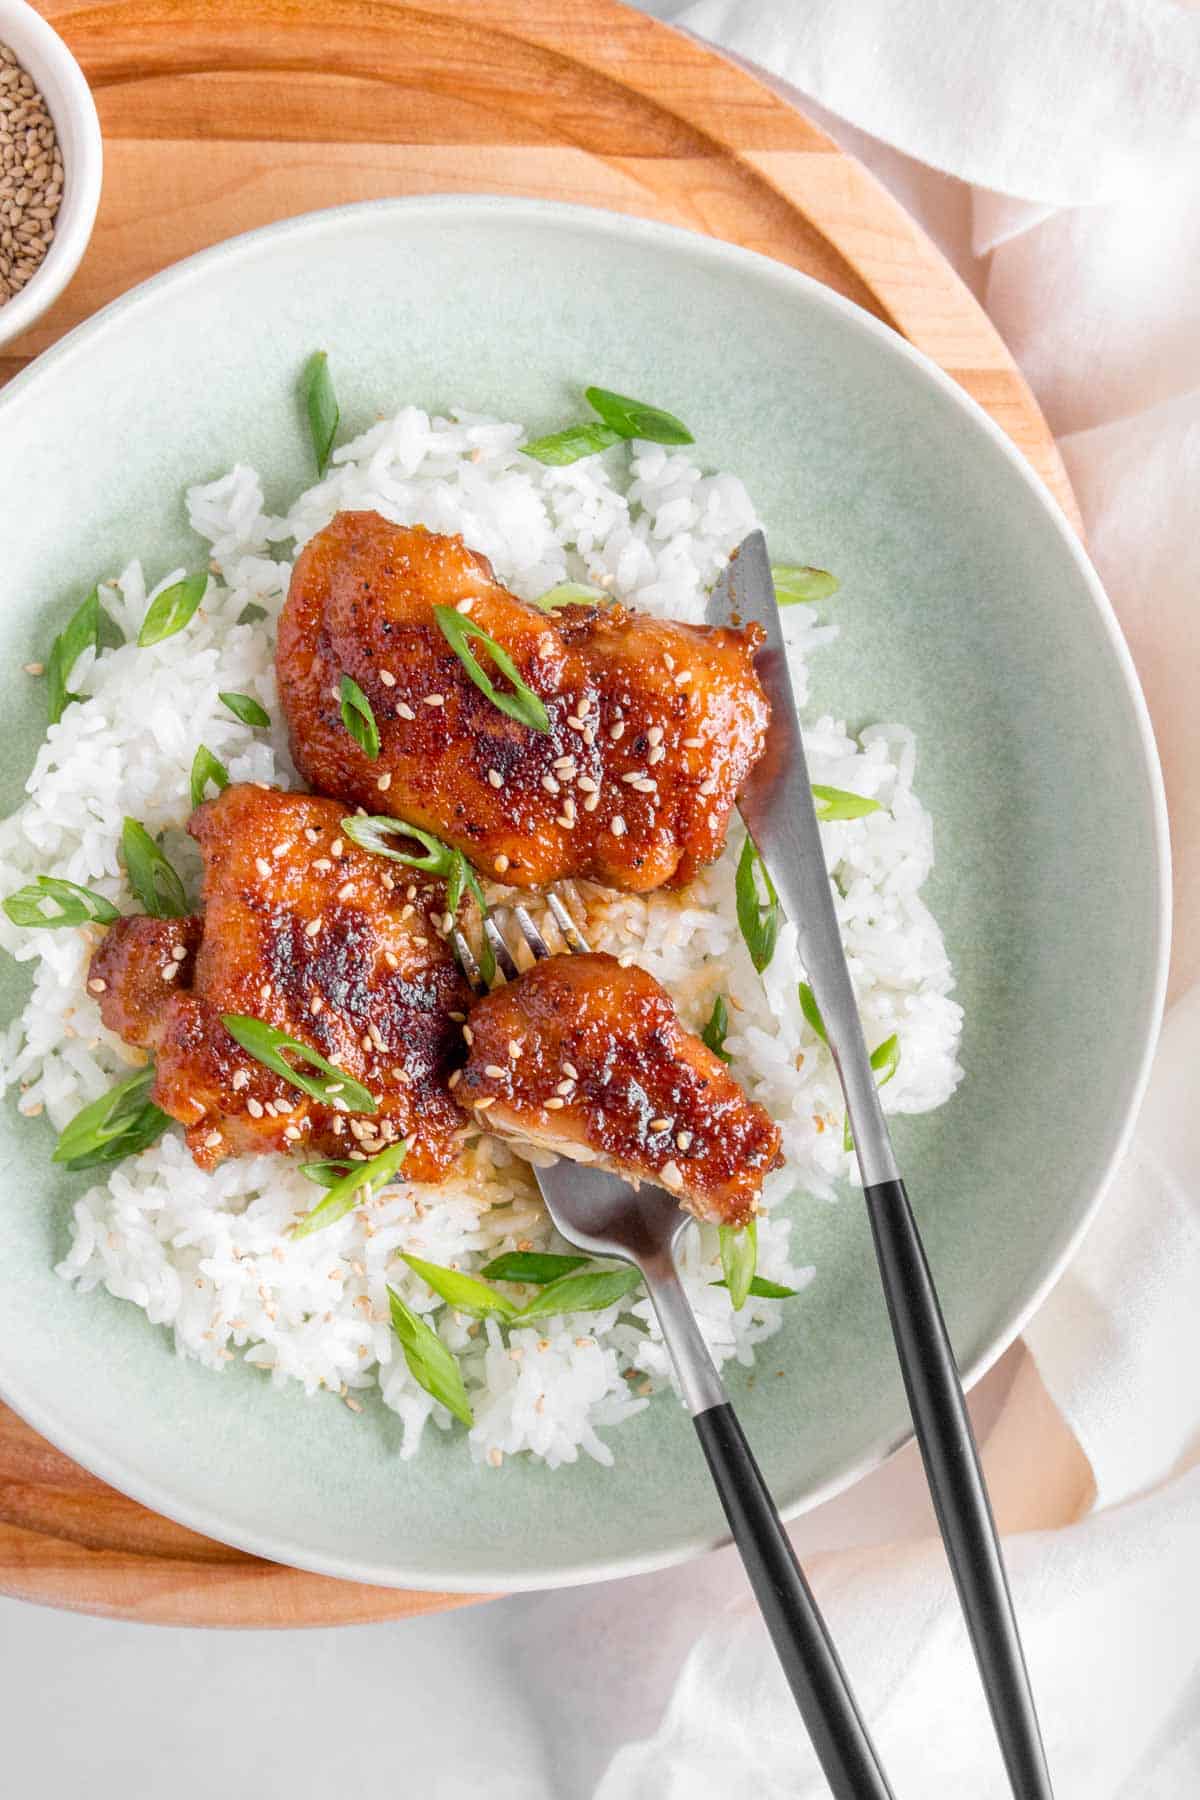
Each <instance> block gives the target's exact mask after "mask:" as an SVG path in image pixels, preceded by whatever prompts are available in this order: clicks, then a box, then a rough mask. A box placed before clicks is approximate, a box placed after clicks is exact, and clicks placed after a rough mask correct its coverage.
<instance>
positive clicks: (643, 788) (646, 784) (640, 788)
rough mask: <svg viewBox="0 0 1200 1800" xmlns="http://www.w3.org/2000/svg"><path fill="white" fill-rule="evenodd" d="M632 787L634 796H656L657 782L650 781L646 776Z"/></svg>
mask: <svg viewBox="0 0 1200 1800" xmlns="http://www.w3.org/2000/svg"><path fill="white" fill-rule="evenodd" d="M632 785H633V791H634V793H635V794H657V792H658V783H657V781H652V780H651V779H650V777H649V776H648V775H646V776H643V777H641V778H640V779H639V780H637V781H635V782H634V783H633V784H632Z"/></svg>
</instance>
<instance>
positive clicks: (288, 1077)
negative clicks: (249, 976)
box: [221, 1013, 394, 1169]
mask: <svg viewBox="0 0 1200 1800" xmlns="http://www.w3.org/2000/svg"><path fill="white" fill-rule="evenodd" d="M221 1023H222V1025H224V1027H225V1029H226V1031H227V1032H228V1033H229V1035H230V1037H231V1038H233V1039H234V1040H235V1041H236V1042H237V1043H239V1044H240V1045H241V1046H242V1049H243V1050H245V1051H246V1052H247V1054H248V1055H250V1056H252V1057H253V1058H254V1060H255V1062H260V1063H262V1065H263V1067H264V1068H266V1069H273V1070H274V1072H275V1074H276V1075H282V1077H283V1079H284V1080H285V1081H287V1082H290V1084H291V1085H292V1087H294V1088H297V1089H298V1090H299V1092H300V1093H302V1094H308V1095H309V1096H310V1098H311V1099H313V1100H322V1101H324V1102H325V1104H326V1105H327V1106H337V1107H339V1108H340V1109H342V1110H344V1111H346V1112H356V1113H358V1112H365V1113H373V1112H378V1111H379V1105H378V1102H377V1101H376V1099H375V1096H374V1094H372V1093H371V1092H370V1090H369V1089H368V1088H365V1087H364V1086H363V1085H362V1083H361V1081H355V1079H354V1077H353V1076H352V1075H347V1073H346V1071H345V1069H339V1068H338V1066H337V1064H336V1063H331V1062H327V1061H326V1059H325V1058H324V1057H323V1056H322V1055H321V1053H320V1051H319V1050H314V1049H313V1048H312V1046H311V1045H310V1044H302V1043H301V1042H300V1041H299V1039H298V1038H293V1037H289V1036H288V1034H287V1032H286V1031H276V1029H275V1027H274V1026H273V1025H268V1024H266V1022H265V1021H264V1020H262V1019H252V1018H250V1017H249V1016H248V1015H247V1014H245V1013H222V1014H221ZM285 1050H286V1051H288V1053H289V1054H290V1055H292V1056H298V1057H300V1059H301V1060H302V1061H303V1062H306V1063H309V1064H311V1066H312V1067H313V1068H314V1069H320V1070H321V1072H322V1073H321V1075H320V1076H316V1075H306V1074H304V1073H303V1072H302V1071H301V1070H299V1069H294V1068H293V1067H292V1065H291V1063H290V1062H288V1061H287V1060H286V1059H285V1057H284V1055H283V1052H284V1051H285ZM393 1148H394V1146H393ZM361 1166H362V1167H363V1168H364V1169H365V1168H366V1167H367V1164H366V1163H363V1164H362V1165H361Z"/></svg>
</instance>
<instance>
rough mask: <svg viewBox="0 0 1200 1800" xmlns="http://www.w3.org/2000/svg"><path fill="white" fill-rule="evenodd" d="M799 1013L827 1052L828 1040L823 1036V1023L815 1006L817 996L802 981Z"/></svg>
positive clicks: (818, 1008) (819, 1011)
mask: <svg viewBox="0 0 1200 1800" xmlns="http://www.w3.org/2000/svg"><path fill="white" fill-rule="evenodd" d="M800 1011H801V1012H802V1013H803V1014H804V1016H805V1018H806V1019H807V1020H808V1022H809V1024H810V1025H811V1026H812V1028H813V1030H814V1031H815V1032H816V1034H817V1036H818V1037H819V1038H820V1040H821V1042H822V1043H823V1044H824V1046H825V1048H826V1049H827V1050H828V1048H829V1039H828V1037H827V1036H826V1035H825V1021H824V1019H823V1018H822V1017H821V1009H820V1007H819V1006H818V1005H817V996H816V995H815V994H814V993H813V991H812V989H811V988H810V987H809V985H808V983H807V981H802V982H801V983H800Z"/></svg>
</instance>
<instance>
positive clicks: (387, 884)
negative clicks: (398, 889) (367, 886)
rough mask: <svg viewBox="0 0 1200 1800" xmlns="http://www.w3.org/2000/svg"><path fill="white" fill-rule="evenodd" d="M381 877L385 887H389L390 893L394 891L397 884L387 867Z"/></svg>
mask: <svg viewBox="0 0 1200 1800" xmlns="http://www.w3.org/2000/svg"><path fill="white" fill-rule="evenodd" d="M379 879H380V881H382V883H383V885H384V887H385V888H386V889H387V891H388V893H389V894H390V893H392V892H394V890H395V886H396V884H395V882H394V881H393V880H392V878H391V876H390V875H389V874H388V872H387V870H386V869H385V870H384V872H383V874H382V875H381V876H380V877H379Z"/></svg>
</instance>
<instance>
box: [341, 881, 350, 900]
mask: <svg viewBox="0 0 1200 1800" xmlns="http://www.w3.org/2000/svg"><path fill="white" fill-rule="evenodd" d="M353 892H354V883H353V882H352V881H343V883H342V885H341V887H340V888H339V889H338V891H337V897H338V899H339V900H349V898H350V896H351V895H352V894H353Z"/></svg>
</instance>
